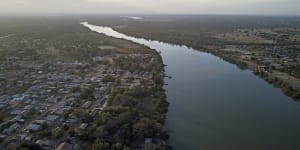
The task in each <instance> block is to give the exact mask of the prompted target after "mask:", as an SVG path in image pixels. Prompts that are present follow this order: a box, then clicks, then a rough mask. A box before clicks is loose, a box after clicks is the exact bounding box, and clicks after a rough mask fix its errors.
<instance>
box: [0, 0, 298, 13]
mask: <svg viewBox="0 0 300 150" xmlns="http://www.w3.org/2000/svg"><path fill="white" fill-rule="evenodd" d="M0 4H1V5H0V14H41V13H42V14H47V13H50V14H122V13H123V14H239V15H300V9H299V8H300V1H299V0H243V1H241V0H227V1H224V0H223V1H219V0H184V1H182V0H161V1H159V2H158V1H150V0H126V1H124V0H42V1H41V0H2V1H1V3H0Z"/></svg>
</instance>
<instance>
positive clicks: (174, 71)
mask: <svg viewBox="0 0 300 150" xmlns="http://www.w3.org/2000/svg"><path fill="white" fill-rule="evenodd" d="M82 25H83V26H85V27H87V28H89V29H90V30H92V31H95V32H98V33H102V34H105V35H107V36H112V37H115V38H122V39H126V40H130V41H133V42H136V43H139V44H143V45H146V46H148V47H150V48H152V49H156V50H157V51H160V52H161V56H162V58H163V61H164V64H167V67H166V68H165V70H166V74H170V75H172V79H167V78H166V79H165V82H166V83H167V84H168V85H167V86H165V89H166V94H167V97H168V98H167V100H168V101H169V102H170V106H169V112H168V114H167V121H166V128H167V129H168V130H170V136H171V138H170V141H169V142H170V144H171V145H172V146H173V147H174V149H175V150H220V149H222V150H300V104H299V103H297V102H295V101H293V100H292V99H291V98H289V97H287V96H285V95H283V93H282V92H281V91H280V90H279V89H277V88H274V87H273V86H272V85H270V84H268V83H267V82H265V81H263V80H261V79H260V78H258V77H256V76H255V75H253V73H251V72H250V71H247V70H240V69H239V68H237V67H236V66H235V65H232V64H230V63H227V62H226V61H223V60H222V59H220V58H218V57H216V56H213V55H211V54H208V53H204V52H200V51H197V50H194V49H191V48H188V47H186V46H178V45H173V44H168V43H164V42H159V41H150V40H145V39H141V38H135V37H131V36H127V35H124V34H122V33H118V32H116V31H114V30H113V29H112V28H110V27H102V26H96V25H91V24H89V23H87V22H84V23H82Z"/></svg>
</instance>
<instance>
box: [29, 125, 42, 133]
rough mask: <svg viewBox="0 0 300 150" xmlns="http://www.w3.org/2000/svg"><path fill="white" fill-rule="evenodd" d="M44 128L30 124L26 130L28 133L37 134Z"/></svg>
mask: <svg viewBox="0 0 300 150" xmlns="http://www.w3.org/2000/svg"><path fill="white" fill-rule="evenodd" d="M41 128H42V127H41V126H40V125H38V124H29V125H28V126H27V127H26V128H25V131H26V132H36V131H39V130H40V129H41Z"/></svg>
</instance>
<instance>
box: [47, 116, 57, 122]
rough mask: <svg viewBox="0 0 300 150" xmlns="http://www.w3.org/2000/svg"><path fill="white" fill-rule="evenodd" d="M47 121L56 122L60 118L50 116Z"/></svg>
mask: <svg viewBox="0 0 300 150" xmlns="http://www.w3.org/2000/svg"><path fill="white" fill-rule="evenodd" d="M45 119H46V120H48V121H56V120H57V119H58V116H56V115H48V116H47V117H46V118H45Z"/></svg>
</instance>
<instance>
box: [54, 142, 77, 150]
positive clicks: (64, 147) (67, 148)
mask: <svg viewBox="0 0 300 150" xmlns="http://www.w3.org/2000/svg"><path fill="white" fill-rule="evenodd" d="M73 147H74V146H73V144H69V143H67V142H63V143H61V144H59V145H58V147H57V148H55V150H72V149H73Z"/></svg>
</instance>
